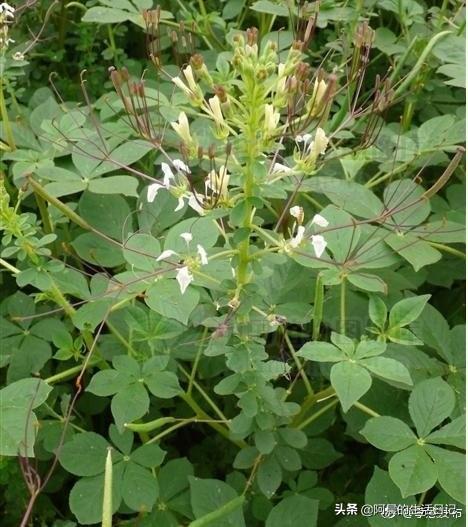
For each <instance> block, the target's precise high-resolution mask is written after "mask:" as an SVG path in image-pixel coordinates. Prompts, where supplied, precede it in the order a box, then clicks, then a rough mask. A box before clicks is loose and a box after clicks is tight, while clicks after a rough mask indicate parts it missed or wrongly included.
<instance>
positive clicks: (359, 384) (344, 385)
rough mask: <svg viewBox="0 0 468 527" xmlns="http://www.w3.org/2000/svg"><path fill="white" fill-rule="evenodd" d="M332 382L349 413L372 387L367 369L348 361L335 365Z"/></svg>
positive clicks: (331, 376) (332, 370) (331, 374)
mask: <svg viewBox="0 0 468 527" xmlns="http://www.w3.org/2000/svg"><path fill="white" fill-rule="evenodd" d="M330 381H331V384H332V386H333V388H334V389H335V391H336V394H337V395H338V398H339V399H340V402H341V406H342V407H343V410H344V411H345V412H347V411H348V410H349V409H350V408H351V406H352V405H353V404H354V403H355V402H356V401H358V400H359V399H360V398H361V397H362V396H363V395H364V394H365V393H366V392H367V391H368V390H369V388H370V387H371V384H372V378H371V376H370V375H369V373H368V372H367V370H366V369H365V368H362V367H361V366H359V365H358V364H355V363H352V362H349V361H346V362H340V363H338V364H335V365H333V367H332V369H331V372H330Z"/></svg>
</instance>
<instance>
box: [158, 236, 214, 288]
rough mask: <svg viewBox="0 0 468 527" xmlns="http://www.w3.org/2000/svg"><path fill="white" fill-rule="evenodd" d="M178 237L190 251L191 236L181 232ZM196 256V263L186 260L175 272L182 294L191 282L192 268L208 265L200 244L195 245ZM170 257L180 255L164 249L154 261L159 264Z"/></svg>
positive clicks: (204, 251) (206, 255)
mask: <svg viewBox="0 0 468 527" xmlns="http://www.w3.org/2000/svg"><path fill="white" fill-rule="evenodd" d="M180 237H181V238H182V239H183V240H184V241H185V243H186V244H187V249H190V242H191V241H192V240H193V236H192V234H191V233H190V232H183V233H182V234H181V235H180ZM197 255H198V258H197V261H193V260H190V259H186V260H184V264H183V265H182V266H181V267H179V268H178V270H177V274H176V280H177V282H178V283H179V287H180V292H181V293H182V294H184V293H185V291H186V290H187V287H188V286H189V285H190V284H191V283H192V282H193V274H192V268H193V267H195V266H198V265H207V264H208V254H207V253H206V250H205V249H204V247H203V246H202V245H200V244H197ZM171 256H180V255H179V254H178V253H176V252H175V251H172V250H171V249H166V250H165V251H163V252H162V253H161V254H160V255H159V256H158V257H157V258H156V261H157V262H160V261H162V260H166V259H168V258H170V257H171Z"/></svg>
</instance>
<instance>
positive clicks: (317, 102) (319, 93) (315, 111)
mask: <svg viewBox="0 0 468 527" xmlns="http://www.w3.org/2000/svg"><path fill="white" fill-rule="evenodd" d="M326 92H327V83H326V82H325V81H324V80H321V81H320V82H319V81H318V80H317V79H315V82H314V89H313V91H312V97H311V98H310V100H309V103H308V110H309V112H310V116H311V117H314V116H316V115H319V114H320V112H321V111H322V109H323V103H324V102H325V101H324V98H325V94H326Z"/></svg>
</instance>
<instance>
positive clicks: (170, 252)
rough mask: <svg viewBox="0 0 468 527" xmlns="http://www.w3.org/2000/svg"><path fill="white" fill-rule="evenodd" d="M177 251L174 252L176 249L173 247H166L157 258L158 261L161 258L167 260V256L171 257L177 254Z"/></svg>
mask: <svg viewBox="0 0 468 527" xmlns="http://www.w3.org/2000/svg"><path fill="white" fill-rule="evenodd" d="M176 254H177V253H176V252H174V251H171V249H166V250H165V251H163V252H162V253H161V254H160V255H159V256H158V257H157V258H156V261H157V262H160V261H161V260H165V259H166V258H169V257H170V256H174V255H176Z"/></svg>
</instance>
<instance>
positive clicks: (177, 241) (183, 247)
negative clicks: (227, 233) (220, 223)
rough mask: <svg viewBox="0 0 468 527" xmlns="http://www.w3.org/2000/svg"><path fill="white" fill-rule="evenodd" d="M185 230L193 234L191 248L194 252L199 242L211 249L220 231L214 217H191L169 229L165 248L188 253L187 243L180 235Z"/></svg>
mask: <svg viewBox="0 0 468 527" xmlns="http://www.w3.org/2000/svg"><path fill="white" fill-rule="evenodd" d="M184 232H189V233H190V234H191V235H192V241H191V242H190V244H189V249H190V250H191V251H193V252H194V253H195V252H196V248H197V244H200V245H202V246H203V247H204V248H205V249H209V248H210V247H213V246H214V245H215V243H216V241H217V239H218V237H219V231H218V228H217V227H216V222H215V221H214V220H213V219H211V218H207V217H206V218H189V219H188V220H184V221H181V222H179V223H178V224H177V225H175V226H174V227H172V228H171V229H170V230H169V232H168V233H167V236H166V240H165V242H164V250H167V249H170V250H172V251H175V252H176V253H182V254H184V253H186V252H187V251H188V248H187V243H186V242H185V240H184V239H183V238H181V237H180V235H181V234H182V233H184Z"/></svg>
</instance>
